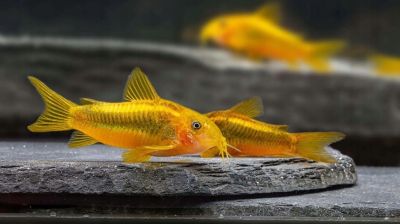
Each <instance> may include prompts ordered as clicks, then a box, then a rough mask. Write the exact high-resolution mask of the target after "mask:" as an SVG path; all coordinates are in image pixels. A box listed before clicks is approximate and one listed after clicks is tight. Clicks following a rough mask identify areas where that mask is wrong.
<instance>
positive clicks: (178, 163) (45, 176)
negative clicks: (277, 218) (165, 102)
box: [0, 142, 357, 196]
mask: <svg viewBox="0 0 400 224" xmlns="http://www.w3.org/2000/svg"><path fill="white" fill-rule="evenodd" d="M329 150H330V151H331V152H332V153H333V154H334V156H335V157H336V158H337V160H338V162H337V163H336V164H325V163H315V162H311V161H306V160H304V159H299V158H282V159H280V158H232V159H229V160H224V159H221V158H211V159H203V158H199V157H196V156H185V157H153V159H152V162H151V163H136V164H124V163H121V162H120V159H121V153H122V151H121V150H117V149H112V148H110V147H107V146H103V145H95V146H91V147H87V148H82V149H75V150H73V149H69V148H67V146H66V145H65V144H64V143H30V142H20V143H17V142H4V143H0V152H1V153H0V155H1V156H0V157H1V158H0V161H1V162H0V179H1V180H2V183H0V193H43V194H48V193H70V194H117V195H118V194H120V195H137V196H138V195H141V196H143V195H151V196H166V195H171V196H178V195H187V196H189V195H190V196H194V195H208V196H210V195H249V194H262V193H274V192H278V193H282V192H293V191H305V190H315V189H325V188H327V187H331V186H338V185H352V184H355V183H356V181H357V175H356V171H355V165H354V163H353V160H352V159H351V158H349V157H347V156H343V155H341V154H340V153H339V152H337V151H335V150H333V149H329Z"/></svg>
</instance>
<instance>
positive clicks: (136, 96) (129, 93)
mask: <svg viewBox="0 0 400 224" xmlns="http://www.w3.org/2000/svg"><path fill="white" fill-rule="evenodd" d="M157 99H160V96H158V94H157V92H156V90H155V88H154V87H153V85H152V84H151V82H150V81H149V79H148V78H147V76H146V75H145V74H144V73H143V72H142V70H140V68H135V69H134V70H133V71H132V73H131V75H130V76H129V78H128V81H127V83H126V85H125V90H124V100H126V101H132V100H157Z"/></svg>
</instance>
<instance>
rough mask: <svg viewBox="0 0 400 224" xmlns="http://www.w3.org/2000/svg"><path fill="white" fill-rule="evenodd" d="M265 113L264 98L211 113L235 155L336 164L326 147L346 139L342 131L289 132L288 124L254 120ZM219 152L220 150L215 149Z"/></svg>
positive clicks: (230, 152)
mask: <svg viewBox="0 0 400 224" xmlns="http://www.w3.org/2000/svg"><path fill="white" fill-rule="evenodd" d="M262 112H263V106H262V101H261V99H260V98H258V97H255V98H250V99H248V100H246V101H243V102H241V103H239V104H237V105H236V106H234V107H232V108H230V109H228V110H223V111H215V112H210V113H208V114H207V116H208V117H209V118H210V119H211V120H212V121H214V122H215V123H216V124H217V126H218V127H219V128H220V129H221V131H222V134H223V135H224V136H225V138H226V140H227V142H228V144H229V145H230V146H229V147H228V152H229V154H230V155H232V156H283V157H304V158H307V159H312V160H315V161H321V162H327V163H333V162H335V158H334V157H333V156H331V155H330V154H329V153H328V152H326V151H325V146H327V145H329V144H331V143H333V142H337V141H339V140H341V139H343V138H344V134H342V133H339V132H304V133H289V132H288V131H287V126H286V125H273V124H268V123H265V122H261V121H258V120H255V119H253V117H257V116H259V115H261V114H262ZM215 155H218V152H217V151H215Z"/></svg>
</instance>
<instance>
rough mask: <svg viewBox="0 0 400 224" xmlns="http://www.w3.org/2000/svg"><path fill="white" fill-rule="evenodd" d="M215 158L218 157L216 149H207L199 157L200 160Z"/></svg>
mask: <svg viewBox="0 0 400 224" xmlns="http://www.w3.org/2000/svg"><path fill="white" fill-rule="evenodd" d="M216 156H219V149H218V148H217V147H212V148H209V149H207V150H205V151H203V152H202V153H200V157H202V158H212V157H216Z"/></svg>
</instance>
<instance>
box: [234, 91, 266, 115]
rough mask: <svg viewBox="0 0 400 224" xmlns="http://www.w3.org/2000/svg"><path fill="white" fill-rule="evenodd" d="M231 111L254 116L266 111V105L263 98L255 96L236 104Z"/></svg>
mask: <svg viewBox="0 0 400 224" xmlns="http://www.w3.org/2000/svg"><path fill="white" fill-rule="evenodd" d="M229 111H230V112H234V113H239V114H242V115H245V116H248V117H251V118H254V117H258V116H261V115H262V114H263V113H264V106H263V103H262V100H261V98H260V97H258V96H255V97H252V98H249V99H247V100H244V101H242V102H240V103H238V104H236V105H235V106H233V107H232V108H230V109H229Z"/></svg>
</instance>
